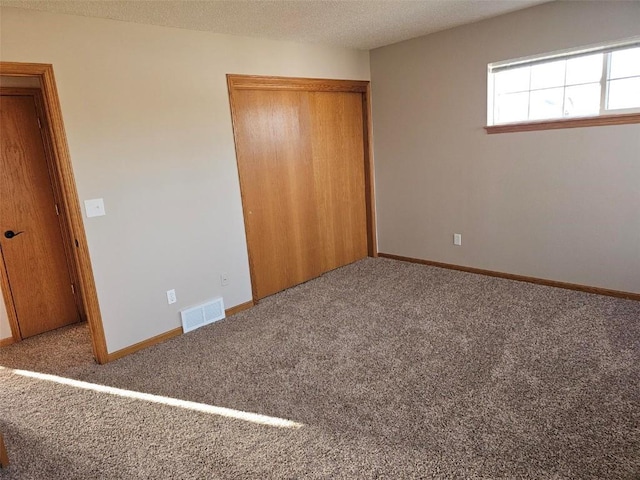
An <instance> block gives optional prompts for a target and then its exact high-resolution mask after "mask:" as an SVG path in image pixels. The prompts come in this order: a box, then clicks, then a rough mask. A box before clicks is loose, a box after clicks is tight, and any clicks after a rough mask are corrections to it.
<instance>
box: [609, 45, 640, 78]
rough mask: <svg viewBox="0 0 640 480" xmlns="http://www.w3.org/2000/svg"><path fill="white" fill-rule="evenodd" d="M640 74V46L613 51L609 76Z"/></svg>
mask: <svg viewBox="0 0 640 480" xmlns="http://www.w3.org/2000/svg"><path fill="white" fill-rule="evenodd" d="M633 76H640V47H636V48H628V49H625V50H617V51H615V52H611V69H610V70H609V78H625V77H633Z"/></svg>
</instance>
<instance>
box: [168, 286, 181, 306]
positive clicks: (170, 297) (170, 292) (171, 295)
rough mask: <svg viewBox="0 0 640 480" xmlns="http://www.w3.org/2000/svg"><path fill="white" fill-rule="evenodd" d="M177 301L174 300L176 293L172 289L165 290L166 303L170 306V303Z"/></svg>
mask: <svg viewBox="0 0 640 480" xmlns="http://www.w3.org/2000/svg"><path fill="white" fill-rule="evenodd" d="M177 301H178V299H177V298H176V291H175V290H174V289H171V290H167V303H168V304H169V305H171V304H172V303H176V302H177Z"/></svg>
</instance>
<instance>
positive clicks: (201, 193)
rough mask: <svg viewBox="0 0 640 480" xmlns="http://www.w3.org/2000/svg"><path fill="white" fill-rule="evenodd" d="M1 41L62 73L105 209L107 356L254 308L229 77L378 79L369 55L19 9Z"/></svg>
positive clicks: (88, 224)
mask: <svg viewBox="0 0 640 480" xmlns="http://www.w3.org/2000/svg"><path fill="white" fill-rule="evenodd" d="M0 42H1V44H2V51H1V59H2V60H3V61H16V62H41V63H51V64H53V66H54V71H55V75H56V80H57V85H58V92H59V94H60V101H61V105H62V113H63V116H64V121H65V126H66V131H67V137H68V141H69V148H70V152H71V158H72V162H73V168H74V172H75V176H76V182H77V187H78V191H79V195H80V199H81V200H84V199H89V198H97V197H102V198H104V199H105V205H106V211H107V215H106V216H104V217H97V218H90V219H85V228H86V231H87V237H88V242H89V250H90V253H91V258H92V262H93V268H94V274H95V280H96V285H97V290H98V297H99V301H100V307H101V310H102V315H103V323H104V328H105V333H106V338H107V346H108V350H109V352H113V351H116V350H118V349H121V348H123V347H126V346H128V345H131V344H133V343H136V342H140V341H142V340H145V339H147V338H150V337H152V336H154V335H158V334H160V333H163V332H166V331H168V330H171V329H173V328H176V327H178V326H179V315H178V311H179V310H180V309H181V308H184V307H186V306H189V305H192V304H195V303H198V302H202V301H204V300H206V299H209V298H212V297H216V296H219V295H222V296H224V300H225V306H226V307H227V308H228V307H232V306H234V305H237V304H240V303H243V302H247V301H249V300H250V299H251V287H250V282H249V268H248V261H247V253H246V252H247V251H246V242H245V235H244V225H243V219H242V204H241V201H240V191H239V184H238V173H237V168H236V161H235V151H234V146H233V133H232V127H231V117H230V111H229V102H228V94H227V87H226V78H225V74H227V73H240V74H256V75H281V76H299V77H324V78H350V79H360V80H362V79H368V78H369V55H368V53H367V52H361V51H355V50H347V49H340V48H332V47H322V46H314V45H302V44H296V43H287V42H276V41H267V40H260V39H255V38H245V37H234V36H227V35H216V34H211V33H206V32H192V31H187V30H180V29H172V28H163V27H153V26H144V25H136V24H131V23H125V22H116V21H111V20H100V19H91V18H84V17H75V16H67V15H56V14H48V13H42V12H36V11H29V10H22V9H13V8H2V10H1V33H0ZM222 272H227V273H228V274H229V280H230V284H229V286H227V287H221V286H220V278H219V276H220V273H222ZM171 288H175V289H176V292H177V296H178V303H177V304H175V305H171V306H169V305H167V301H166V296H165V292H166V290H168V289H171Z"/></svg>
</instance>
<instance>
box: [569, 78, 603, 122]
mask: <svg viewBox="0 0 640 480" xmlns="http://www.w3.org/2000/svg"><path fill="white" fill-rule="evenodd" d="M600 89H601V87H600V84H599V83H588V84H585V85H575V86H572V87H567V88H566V89H565V94H564V116H565V117H584V116H593V115H598V114H599V113H600Z"/></svg>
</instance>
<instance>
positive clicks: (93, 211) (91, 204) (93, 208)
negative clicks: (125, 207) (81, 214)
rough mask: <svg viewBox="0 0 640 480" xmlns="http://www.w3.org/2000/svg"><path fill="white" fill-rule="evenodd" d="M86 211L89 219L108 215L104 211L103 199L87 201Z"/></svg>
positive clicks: (85, 202) (85, 204) (85, 203)
mask: <svg viewBox="0 0 640 480" xmlns="http://www.w3.org/2000/svg"><path fill="white" fill-rule="evenodd" d="M84 211H85V213H86V214H87V218H91V217H101V216H102V215H106V212H105V211H104V200H103V199H102V198H93V199H91V200H85V201H84Z"/></svg>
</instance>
